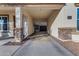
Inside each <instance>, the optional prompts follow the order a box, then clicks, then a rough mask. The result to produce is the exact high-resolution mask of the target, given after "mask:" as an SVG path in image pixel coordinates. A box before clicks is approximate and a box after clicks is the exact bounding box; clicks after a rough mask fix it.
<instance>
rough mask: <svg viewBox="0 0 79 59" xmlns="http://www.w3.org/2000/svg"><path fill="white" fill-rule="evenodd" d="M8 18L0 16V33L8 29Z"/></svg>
mask: <svg viewBox="0 0 79 59" xmlns="http://www.w3.org/2000/svg"><path fill="white" fill-rule="evenodd" d="M7 25H8V18H7V16H0V31H7V29H8V27H7Z"/></svg>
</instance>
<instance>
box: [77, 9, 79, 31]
mask: <svg viewBox="0 0 79 59" xmlns="http://www.w3.org/2000/svg"><path fill="white" fill-rule="evenodd" d="M77 30H78V31H79V8H77Z"/></svg>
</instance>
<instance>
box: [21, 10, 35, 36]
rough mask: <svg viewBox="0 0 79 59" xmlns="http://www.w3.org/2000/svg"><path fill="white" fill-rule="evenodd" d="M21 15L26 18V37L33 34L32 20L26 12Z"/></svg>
mask: <svg viewBox="0 0 79 59" xmlns="http://www.w3.org/2000/svg"><path fill="white" fill-rule="evenodd" d="M23 14H24V15H25V16H26V17H27V19H26V21H27V22H28V35H31V34H32V33H34V26H33V19H32V17H31V16H30V15H29V13H27V12H26V11H25V12H23Z"/></svg>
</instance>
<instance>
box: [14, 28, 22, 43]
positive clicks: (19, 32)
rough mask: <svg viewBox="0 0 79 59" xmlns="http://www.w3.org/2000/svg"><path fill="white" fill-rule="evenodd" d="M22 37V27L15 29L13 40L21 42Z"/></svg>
mask: <svg viewBox="0 0 79 59" xmlns="http://www.w3.org/2000/svg"><path fill="white" fill-rule="evenodd" d="M22 39H23V34H22V28H16V29H15V42H21V41H22Z"/></svg>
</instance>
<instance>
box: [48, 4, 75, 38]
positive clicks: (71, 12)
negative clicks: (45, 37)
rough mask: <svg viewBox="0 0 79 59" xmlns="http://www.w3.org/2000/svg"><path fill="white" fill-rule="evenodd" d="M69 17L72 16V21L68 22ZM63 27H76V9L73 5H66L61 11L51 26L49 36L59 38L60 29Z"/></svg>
mask: <svg viewBox="0 0 79 59" xmlns="http://www.w3.org/2000/svg"><path fill="white" fill-rule="evenodd" d="M67 16H72V19H71V20H68V19H67ZM52 20H53V18H52ZM62 27H76V7H75V6H74V4H73V3H69V4H66V6H64V7H63V8H62V9H61V10H60V12H59V14H58V15H57V17H56V18H55V20H54V22H53V23H52V24H51V25H50V28H49V34H51V35H53V36H55V37H57V38H58V28H62Z"/></svg>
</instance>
